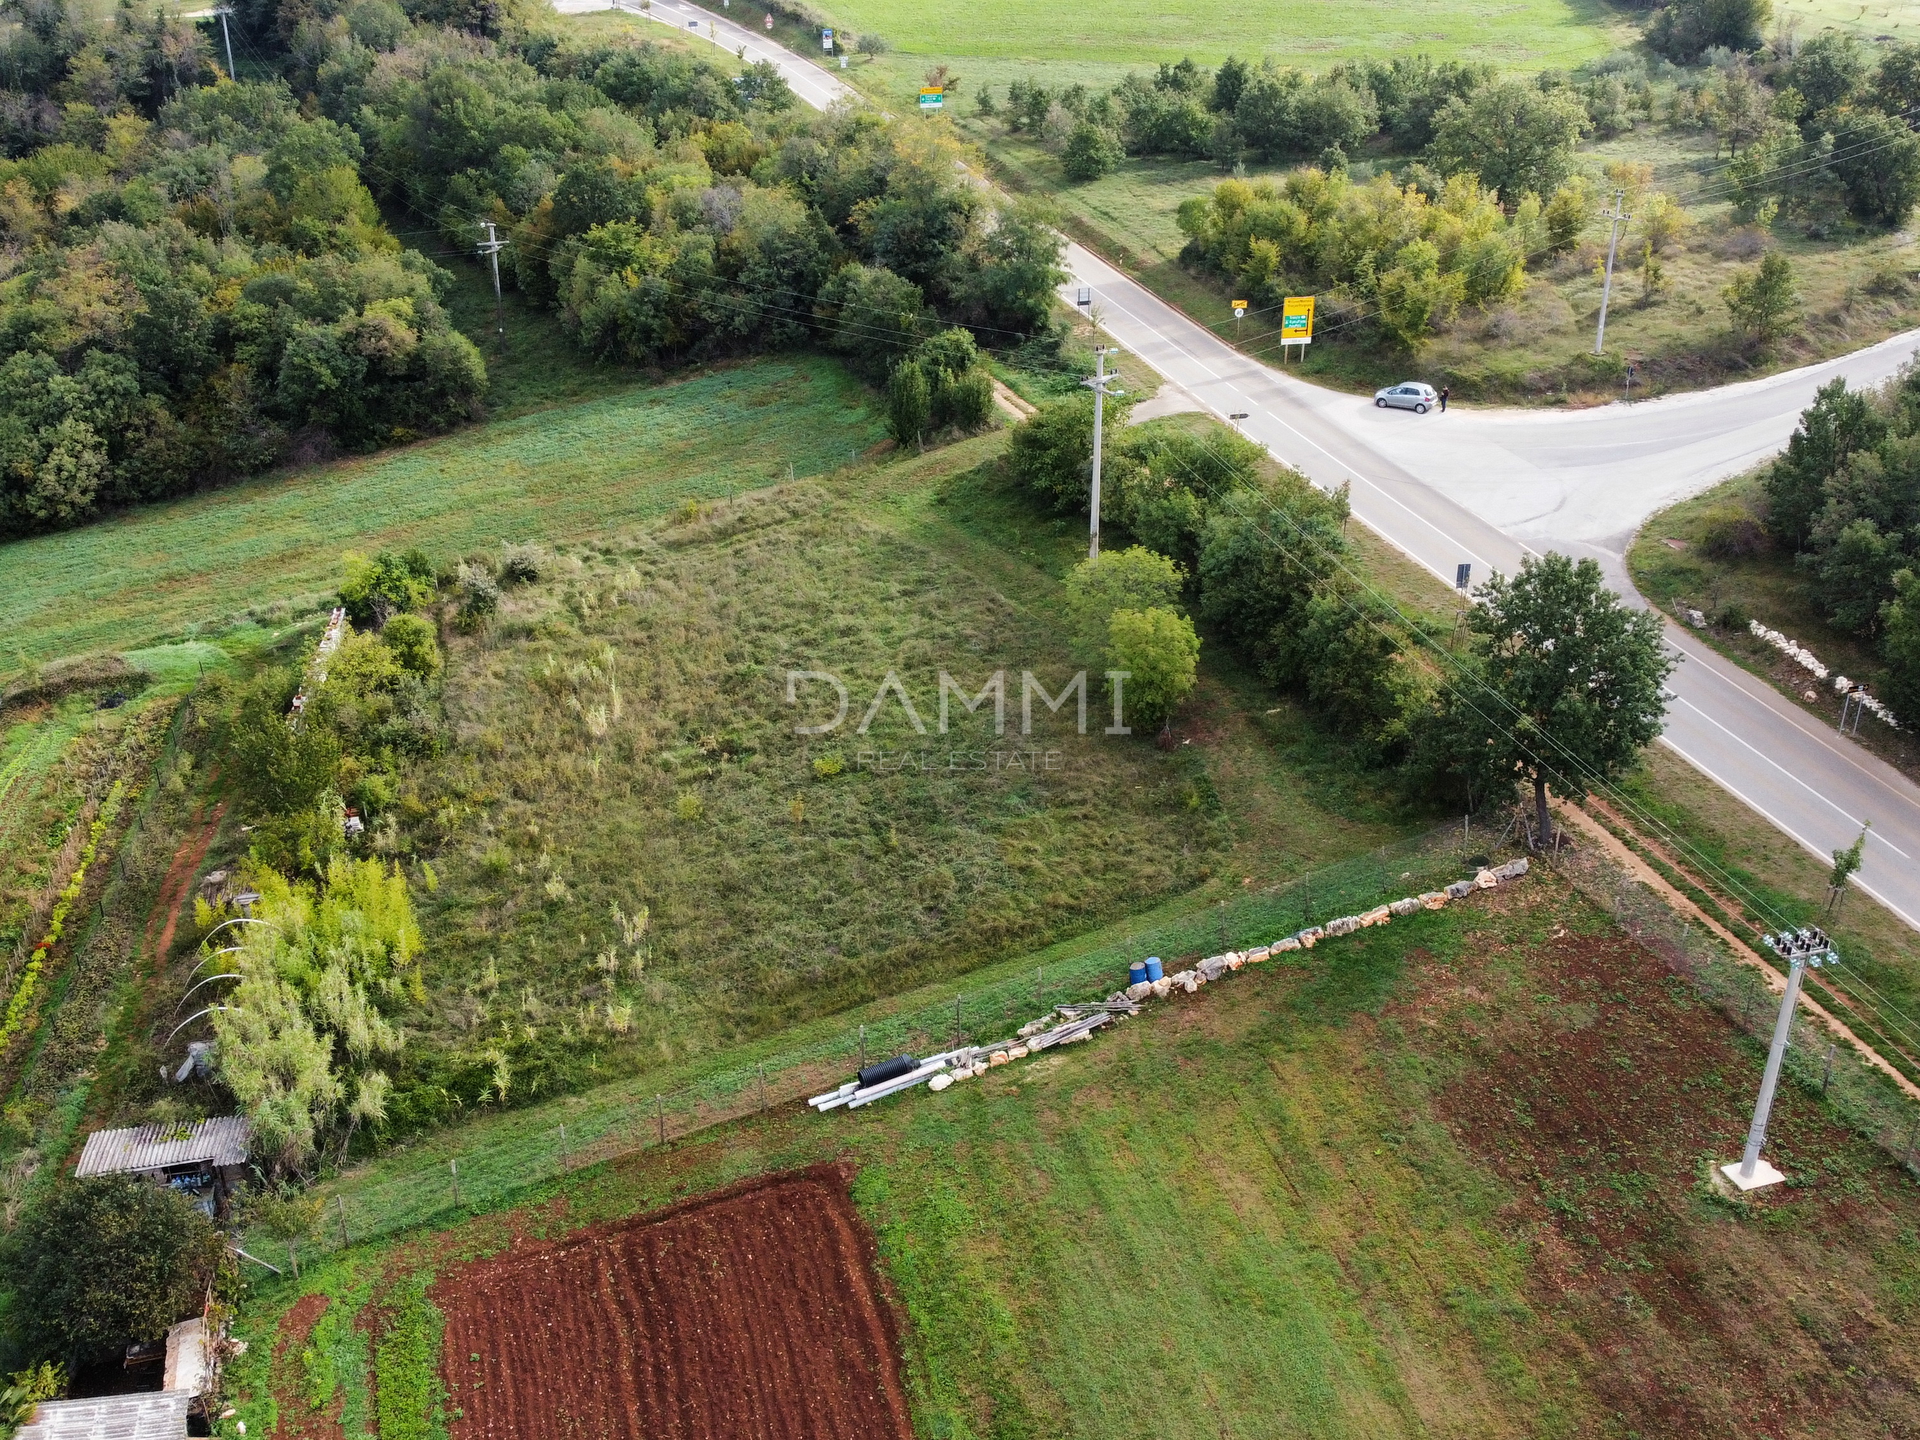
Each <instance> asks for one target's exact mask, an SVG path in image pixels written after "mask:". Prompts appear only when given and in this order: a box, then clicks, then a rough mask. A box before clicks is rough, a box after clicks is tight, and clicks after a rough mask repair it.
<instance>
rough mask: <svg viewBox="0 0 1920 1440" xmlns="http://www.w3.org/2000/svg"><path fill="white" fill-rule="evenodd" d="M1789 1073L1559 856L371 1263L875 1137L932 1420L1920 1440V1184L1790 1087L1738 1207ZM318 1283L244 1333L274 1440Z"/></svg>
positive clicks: (638, 1204)
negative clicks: (1755, 1090) (830, 1112)
mask: <svg viewBox="0 0 1920 1440" xmlns="http://www.w3.org/2000/svg"><path fill="white" fill-rule="evenodd" d="M1759 1065H1760V1056H1759V1053H1758V1051H1757V1049H1756V1048H1755V1047H1753V1046H1750V1045H1748V1044H1746V1043H1745V1042H1743V1041H1740V1040H1738V1039H1737V1038H1736V1037H1735V1034H1734V1032H1733V1030H1732V1029H1731V1027H1730V1026H1728V1025H1727V1024H1726V1022H1725V1021H1724V1020H1723V1019H1722V1018H1721V1017H1720V1016H1718V1015H1717V1014H1715V1013H1714V1012H1711V1011H1708V1010H1704V1009H1702V1008H1699V1007H1698V1005H1697V1002H1696V1001H1695V1000H1694V999H1693V998H1692V996H1691V994H1690V992H1688V991H1687V990H1686V989H1685V987H1684V986H1682V985H1681V984H1679V983H1678V982H1677V981H1676V980H1674V979H1673V978H1672V977H1670V976H1668V975H1667V974H1666V973H1665V972H1664V970H1663V968H1662V967H1661V966H1660V965H1659V963H1658V962H1657V961H1656V960H1655V959H1654V958H1653V957H1652V956H1651V955H1649V954H1648V953H1647V952H1645V951H1642V950H1639V949H1637V948H1636V947H1634V946H1633V945H1632V944H1630V943H1629V942H1628V941H1627V940H1626V938H1625V937H1624V936H1623V935H1622V934H1621V933H1620V932H1619V931H1617V930H1615V929H1613V928H1612V927H1611V926H1610V925H1609V924H1608V923H1607V922H1606V921H1605V919H1604V918H1603V917H1601V916H1600V915H1598V914H1597V913H1596V912H1594V911H1593V910H1591V909H1590V908H1588V907H1587V906H1586V905H1585V904H1584V903H1583V902H1582V901H1580V900H1579V899H1578V898H1577V897H1575V896H1574V895H1572V894H1571V892H1569V891H1568V890H1566V889H1565V888H1564V887H1563V886H1561V885H1560V884H1559V883H1558V882H1557V881H1556V880H1555V879H1554V877H1553V876H1552V875H1551V874H1550V873H1544V872H1543V873H1538V874H1536V875H1535V876H1534V877H1532V878H1531V879H1529V880H1528V881H1526V882H1524V883H1523V885H1522V886H1520V887H1516V889H1515V890H1513V891H1512V892H1511V893H1508V892H1501V894H1500V896H1499V897H1498V898H1497V899H1495V900H1493V901H1491V902H1484V901H1476V902H1473V903H1471V904H1469V905H1466V906H1460V907H1455V908H1451V909H1449V910H1447V911H1445V912H1441V913H1439V914H1431V913H1426V914H1420V915H1416V916H1413V917H1409V918H1407V919H1405V920H1396V921H1395V922H1393V924H1392V925H1391V926H1390V927H1388V928H1387V929H1385V930H1373V931H1367V932H1363V933H1362V934H1360V935H1357V936H1354V937H1349V940H1348V941H1345V942H1329V943H1328V944H1327V945H1325V946H1322V947H1319V948H1317V949H1316V950H1314V951H1313V952H1310V954H1309V955H1308V956H1307V957H1305V958H1304V960H1303V963H1302V964H1300V965H1298V966H1269V967H1264V968H1259V969H1253V970H1247V971H1242V972H1241V974H1240V975H1239V976H1237V977H1234V978H1233V979H1231V980H1228V981H1226V982H1224V983H1223V984H1221V985H1220V986H1217V987H1210V988H1209V989H1208V990H1206V991H1204V992H1202V993H1201V995H1199V996H1197V997H1195V998H1193V999H1192V1000H1188V1001H1176V1002H1175V1003H1174V1004H1173V1005H1171V1006H1168V1007H1162V1008H1160V1009H1158V1010H1156V1011H1154V1012H1152V1013H1150V1014H1149V1015H1148V1016H1147V1017H1145V1018H1143V1019H1140V1020H1137V1021H1133V1022H1129V1023H1127V1024H1126V1025H1123V1026H1121V1027H1120V1028H1119V1029H1118V1030H1116V1031H1114V1032H1111V1033H1109V1034H1107V1035H1104V1036H1102V1037H1101V1038H1100V1039H1099V1040H1098V1041H1096V1042H1095V1043H1093V1044H1090V1045H1087V1046H1082V1047H1073V1048H1072V1049H1070V1050H1069V1051H1066V1052H1064V1053H1061V1054H1059V1055H1055V1056H1049V1057H1045V1058H1043V1059H1041V1060H1040V1061H1038V1062H1035V1063H1032V1064H1025V1065H1019V1066H1012V1067H1008V1068H1006V1069H1002V1070H996V1071H994V1072H993V1073H992V1074H991V1075H990V1076H988V1077H987V1078H986V1079H985V1080H982V1081H978V1082H970V1083H969V1084H968V1085H967V1086H963V1087H961V1088H959V1089H957V1090H954V1091H952V1092H950V1093H948V1094H946V1095H944V1096H933V1095H930V1094H926V1093H915V1094H913V1095H910V1096H908V1097H906V1098H905V1099H904V1100H901V1101H897V1102H889V1103H887V1104H886V1105H883V1106H880V1107H876V1108H875V1109H873V1110H868V1111H863V1112H858V1113H856V1114H853V1115H841V1116H837V1117H832V1118H821V1117H816V1116H813V1115H811V1114H808V1113H805V1112H797V1111H795V1110H787V1111H785V1112H783V1113H779V1114H776V1115H773V1116H769V1117H765V1118H762V1119H759V1120H756V1121H754V1122H750V1123H744V1124H740V1125H735V1126H729V1127H725V1128H723V1129H721V1130H719V1131H716V1132H712V1133H711V1135H710V1137H708V1138H706V1139H704V1140H702V1141H698V1142H689V1143H683V1144H679V1145H676V1146H674V1147H672V1148H671V1149H670V1150H669V1151H666V1152H661V1153H658V1154H640V1155H636V1156H633V1157H631V1158H629V1159H628V1160H625V1161H623V1162H619V1163H617V1164H614V1165H610V1166H605V1167H600V1168H597V1169H596V1170H594V1171H592V1172H588V1173H585V1174H582V1175H579V1176H576V1177H574V1178H573V1179H572V1181H571V1182H570V1183H567V1184H565V1185H564V1186H560V1187H556V1188H555V1189H554V1190H553V1191H551V1192H549V1193H550V1194H551V1200H550V1201H548V1202H546V1203H542V1204H537V1205H529V1206H527V1207H525V1208H523V1209H520V1210H517V1211H513V1212H508V1213H506V1214H503V1215H500V1216H496V1217H489V1218H486V1219H482V1220H479V1221H475V1222H473V1223H471V1224H469V1225H467V1226H464V1227H462V1228H461V1229H459V1230H457V1231H454V1232H451V1233H450V1234H448V1235H445V1236H441V1237H434V1238H431V1239H428V1238H426V1237H421V1238H420V1239H419V1240H416V1241H412V1242H409V1243H408V1244H407V1245H405V1246H403V1247H399V1248H395V1249H390V1250H385V1251H377V1250H371V1249H361V1250H358V1251H356V1252H354V1254H353V1256H351V1257H348V1260H347V1263H350V1264H351V1265H353V1266H354V1267H355V1269H356V1270H357V1271H358V1273H360V1274H362V1275H365V1274H367V1273H368V1272H370V1271H376V1270H378V1269H381V1268H385V1269H386V1270H387V1271H388V1273H389V1279H397V1278H398V1277H399V1276H400V1275H402V1274H406V1273H410V1272H412V1271H415V1270H417V1269H418V1268H419V1267H420V1266H421V1265H422V1264H423V1263H427V1264H433V1263H438V1262H436V1261H428V1260H426V1259H425V1257H427V1256H430V1255H432V1256H439V1255H455V1254H474V1253H488V1252H491V1251H493V1250H496V1249H498V1248H500V1247H502V1246H504V1245H505V1244H507V1243H509V1241H510V1240H511V1238H512V1236H514V1235H515V1234H522V1233H532V1234H535V1235H541V1234H547V1235H558V1234H563V1233H566V1232H568V1231H571V1230H573V1229H575V1228H577V1227H578V1226H581V1225H584V1224H590V1223H593V1222H595V1221H597V1220H601V1219H607V1218H612V1217H616V1216H620V1215H625V1214H631V1213H635V1212H639V1211H643V1210H648V1209H653V1208H657V1207H659V1206H661V1205H664V1204H667V1203H671V1202H672V1201H674V1200H677V1199H680V1198H683V1197H686V1196H690V1195H697V1194H701V1193H703V1192H705V1191H707V1190H709V1189H711V1188H713V1187H715V1186H718V1185H722V1184H725V1183H728V1182H730V1181H733V1180H736V1179H740V1178H742V1177H745V1176H749V1175H753V1174H756V1173H761V1172H764V1171H769V1170H777V1169H782V1168H788V1167H793V1166H798V1165H802V1164H808V1163H813V1162H814V1161H816V1160H818V1159H821V1158H824V1157H828V1156H842V1157H849V1158H851V1159H852V1160H853V1161H854V1162H855V1163H856V1164H857V1165H858V1166H859V1168H860V1172H861V1178H860V1181H859V1184H858V1186H857V1189H856V1197H857V1198H858V1199H859V1200H860V1202H861V1204H862V1207H863V1209H864V1210H865V1212H866V1214H867V1216H868V1218H869V1220H870V1221H871V1222H872V1223H873V1224H874V1226H875V1228H876V1230H877V1231H878V1235H879V1242H880V1250H881V1255H882V1260H883V1264H884V1266H885V1268H886V1270H887V1273H888V1275H889V1278H890V1280H891V1281H892V1284H893V1286H894V1288H895V1290H896V1292H897V1294H898V1295H899V1296H900V1298H901V1300H902V1303H903V1305H904V1307H905V1310H906V1313H907V1317H908V1328H907V1332H906V1337H905V1343H906V1349H907V1358H908V1367H909V1376H910V1380H911V1383H912V1385H913V1387H914V1396H915V1403H916V1407H917V1410H916V1423H917V1425H918V1427H919V1429H920V1431H921V1432H922V1433H925V1434H930V1435H949V1436H955V1437H961V1436H975V1437H986V1436H1014V1435H1061V1436H1069V1435H1072V1436H1082V1435H1084V1436H1089V1437H1094V1436H1098V1437H1102V1440H1105V1437H1111V1436H1119V1437H1133V1436H1169V1437H1188V1436H1192V1437H1207V1440H1212V1437H1215V1436H1218V1435H1220V1434H1222V1433H1226V1434H1233V1435H1313V1436H1345V1435H1356V1436H1360V1435H1364V1436H1378V1435H1402V1434H1406V1435H1413V1434H1424V1435H1435V1434H1439V1435H1459V1436H1504V1435H1525V1436H1542V1435H1566V1436H1583V1437H1584V1436H1615V1437H1625V1436H1628V1435H1633V1434H1639V1435H1653V1434H1675V1435H1679V1434H1687V1435H1692V1434H1717V1433H1727V1432H1728V1431H1729V1430H1730V1429H1731V1428H1734V1427H1745V1428H1759V1429H1764V1430H1768V1431H1769V1433H1776V1434H1782V1435H1796V1436H1798V1435H1806V1436H1813V1435H1819V1436H1839V1435H1849V1436H1850V1435H1861V1436H1866V1435H1880V1434H1886V1433H1896V1434H1897V1433H1901V1432H1902V1430H1903V1429H1905V1428H1910V1427H1911V1426H1912V1424H1913V1423H1914V1419H1915V1416H1914V1401H1915V1395H1916V1388H1915V1381H1916V1379H1917V1378H1920V1347H1916V1345H1915V1342H1914V1340H1913V1335H1914V1333H1915V1332H1914V1329H1913V1320H1914V1319H1915V1309H1914V1307H1915V1305H1916V1303H1920V1246H1916V1242H1915V1240H1914V1234H1915V1232H1916V1226H1917V1225H1920V1196H1917V1195H1916V1193H1915V1190H1914V1187H1913V1183H1912V1181H1911V1179H1910V1178H1909V1177H1908V1176H1906V1175H1904V1174H1902V1173H1901V1172H1899V1171H1897V1170H1895V1169H1893V1168H1892V1167H1891V1166H1889V1165H1888V1164H1887V1162H1886V1160H1885V1158H1884V1157H1883V1156H1881V1155H1879V1154H1878V1153H1877V1152H1874V1151H1872V1150H1870V1149H1869V1148H1867V1147H1865V1146H1864V1145H1861V1144H1859V1143H1857V1142H1856V1141H1854V1140H1852V1139H1850V1138H1849V1137H1848V1136H1846V1135H1845V1134H1844V1133H1843V1132H1842V1131H1841V1130H1840V1129H1839V1128H1838V1127H1836V1126H1835V1125H1834V1124H1833V1123H1832V1121H1831V1120H1830V1119H1828V1118H1827V1117H1825V1116H1824V1115H1823V1114H1822V1112H1821V1111H1820V1109H1819V1106H1818V1103H1817V1100H1816V1099H1815V1098H1813V1097H1811V1096H1809V1095H1808V1094H1807V1093H1806V1092H1804V1091H1802V1090H1799V1089H1798V1088H1795V1087H1794V1086H1792V1085H1789V1087H1788V1088H1787V1090H1786V1092H1785V1093H1783V1095H1782V1097H1781V1100H1780V1103H1779V1106H1778V1107H1777V1109H1776V1112H1775V1127H1774V1136H1775V1139H1774V1145H1775V1147H1776V1150H1775V1153H1776V1155H1777V1157H1778V1158H1780V1159H1781V1161H1782V1163H1783V1164H1784V1165H1785V1167H1786V1168H1787V1169H1788V1170H1789V1171H1790V1173H1792V1174H1793V1175H1794V1177H1795V1188H1793V1189H1790V1190H1788V1191H1786V1192H1784V1193H1775V1194H1774V1195H1772V1196H1770V1197H1768V1198H1767V1199H1765V1200H1763V1201H1762V1202H1761V1203H1760V1204H1759V1205H1758V1206H1757V1207H1754V1208H1752V1209H1748V1210H1736V1209H1734V1208H1733V1207H1730V1206H1728V1205H1726V1204H1725V1203H1723V1202H1720V1201H1718V1200H1716V1199H1714V1198H1712V1197H1711V1192H1710V1191H1708V1190H1707V1188H1706V1187H1705V1186H1704V1184H1703V1183H1702V1182H1703V1179H1704V1175H1705V1168H1706V1163H1707V1162H1708V1161H1709V1160H1715V1159H1722V1158H1725V1156H1726V1155H1728V1154H1731V1153H1733V1150H1734V1149H1737V1145H1738V1141H1739V1137H1740V1135H1741V1133H1742V1130H1743V1128H1744V1120H1745V1107H1746V1105H1747V1104H1748V1103H1749V1102H1750V1099H1751V1087H1752V1084H1753V1082H1754V1079H1755V1077H1756V1076H1757V1074H1758V1070H1759ZM327 1283H329V1284H330V1285H334V1288H336V1290H337V1289H338V1288H339V1287H338V1286H337V1285H336V1284H334V1282H327ZM382 1283H387V1282H384V1281H383V1282H382ZM295 1294H296V1292H295V1289H294V1287H276V1288H275V1289H273V1290H272V1291H271V1292H266V1293H263V1294H262V1295H261V1297H260V1301H259V1303H257V1304H255V1305H254V1306H252V1307H250V1311H249V1313H247V1314H244V1315H243V1316H242V1319H241V1326H240V1330H241V1334H242V1335H243V1336H244V1337H246V1338H248V1339H249V1340H251V1341H254V1342H256V1343H254V1345H253V1348H252V1349H251V1350H250V1352H249V1355H248V1357H247V1358H246V1360H245V1361H243V1362H242V1368H241V1373H240V1387H241V1394H242V1399H241V1409H242V1413H243V1415H245V1416H246V1417H247V1419H248V1421H249V1430H250V1431H252V1430H254V1429H255V1428H256V1426H257V1424H258V1422H259V1421H260V1420H261V1419H262V1418H264V1416H265V1415H266V1414H267V1413H269V1412H268V1409H267V1406H268V1404H269V1403H270V1400H269V1396H268V1394H267V1385H266V1380H267V1376H266V1367H265V1364H264V1361H263V1360H256V1358H255V1357H257V1356H264V1355H265V1354H266V1353H268V1352H269V1351H270V1349H271V1344H270V1342H271V1338H272V1334H273V1330H272V1327H273V1326H274V1325H275V1324H276V1323H277V1322H278V1319H279V1316H280V1315H281V1314H282V1313H283V1312H284V1311H286V1309H287V1307H289V1306H290V1305H292V1303H293V1301H294V1299H295ZM455 1358H456V1359H459V1360H464V1359H465V1358H466V1357H465V1356H460V1357H455ZM289 1403H290V1402H289V1395H288V1393H287V1392H286V1391H284V1390H283V1391H282V1392H281V1396H280V1399H279V1405H280V1407H281V1412H282V1414H283V1415H285V1414H286V1413H287V1407H288V1406H289Z"/></svg>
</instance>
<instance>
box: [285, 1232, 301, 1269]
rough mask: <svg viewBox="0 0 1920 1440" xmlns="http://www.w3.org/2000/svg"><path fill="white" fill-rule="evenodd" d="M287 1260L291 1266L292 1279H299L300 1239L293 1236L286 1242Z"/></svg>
mask: <svg viewBox="0 0 1920 1440" xmlns="http://www.w3.org/2000/svg"><path fill="white" fill-rule="evenodd" d="M287 1258H288V1259H289V1260H290V1261H291V1262H292V1264H293V1278H294V1279H296V1280H298V1279H299V1278H300V1237H299V1236H298V1235H294V1236H291V1237H289V1238H288V1240H287Z"/></svg>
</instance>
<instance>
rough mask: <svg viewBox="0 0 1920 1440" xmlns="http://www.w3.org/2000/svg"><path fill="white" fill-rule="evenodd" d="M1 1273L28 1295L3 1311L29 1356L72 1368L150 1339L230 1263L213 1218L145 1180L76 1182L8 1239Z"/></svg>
mask: <svg viewBox="0 0 1920 1440" xmlns="http://www.w3.org/2000/svg"><path fill="white" fill-rule="evenodd" d="M7 1260H8V1271H9V1274H10V1278H11V1279H12V1281H13V1283H14V1285H15V1287H16V1293H18V1294H19V1295H20V1296H22V1297H23V1298H24V1299H25V1300H26V1301H27V1303H26V1304H24V1305H21V1306H19V1307H18V1308H17V1309H16V1310H15V1312H14V1314H13V1315H12V1316H11V1317H10V1318H11V1320H12V1322H13V1328H14V1330H15V1339H16V1340H17V1341H18V1343H19V1344H20V1346H21V1349H22V1350H23V1352H24V1353H25V1355H26V1356H27V1357H28V1358H29V1360H30V1361H34V1362H38V1361H44V1360H54V1361H59V1362H63V1363H65V1364H67V1365H69V1366H72V1365H74V1364H76V1363H80V1362H90V1361H95V1360H99V1359H101V1358H104V1357H107V1356H110V1355H112V1354H113V1352H115V1351H116V1350H118V1349H120V1348H121V1347H123V1346H125V1345H127V1344H129V1343H130V1342H134V1341H146V1340H157V1339H159V1338H161V1337H162V1336H164V1335H165V1334H166V1331H167V1327H168V1326H169V1325H172V1324H173V1323H174V1322H176V1321H178V1320H182V1319H185V1318H186V1317H187V1316H188V1315H190V1314H196V1313H198V1312H199V1311H200V1309H201V1307H202V1306H203V1304H204V1303H205V1300H206V1298H207V1295H208V1292H209V1290H210V1289H211V1288H218V1289H219V1290H221V1291H223V1292H225V1291H229V1290H230V1289H231V1286H232V1282H233V1280H234V1278H235V1276H234V1273H233V1262H232V1260H231V1258H230V1257H229V1256H228V1254H227V1252H226V1247H225V1244H224V1243H223V1241H222V1239H221V1237H220V1235H219V1233H218V1232H217V1231H215V1229H214V1228H213V1222H212V1221H211V1220H209V1219H208V1218H207V1217H206V1216H205V1215H203V1214H202V1213H201V1212H200V1211H198V1210H196V1209H195V1208H194V1207H193V1206H192V1205H191V1204H190V1203H189V1202H188V1201H187V1200H186V1199H185V1198H184V1197H183V1196H180V1195H177V1194H175V1193H174V1192H173V1191H171V1190H169V1189H166V1188H164V1187H160V1186H156V1185H153V1184H150V1183H148V1182H146V1181H144V1180H132V1179H128V1178H127V1177H125V1176H118V1175H100V1176H92V1177H90V1178H88V1179H85V1180H74V1181H72V1182H71V1183H69V1184H66V1185H63V1186H61V1187H60V1188H59V1189H57V1190H55V1191H54V1192H53V1193H52V1194H51V1195H50V1196H49V1197H48V1198H47V1200H46V1201H45V1203H43V1204H41V1205H39V1206H36V1207H35V1208H34V1209H33V1210H31V1211H30V1212H29V1213H28V1215H27V1216H26V1218H25V1219H24V1220H23V1221H22V1222H21V1224H20V1227H19V1229H18V1231H17V1232H16V1233H15V1234H14V1235H12V1236H11V1237H10V1239H9V1246H8V1255H7Z"/></svg>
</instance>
